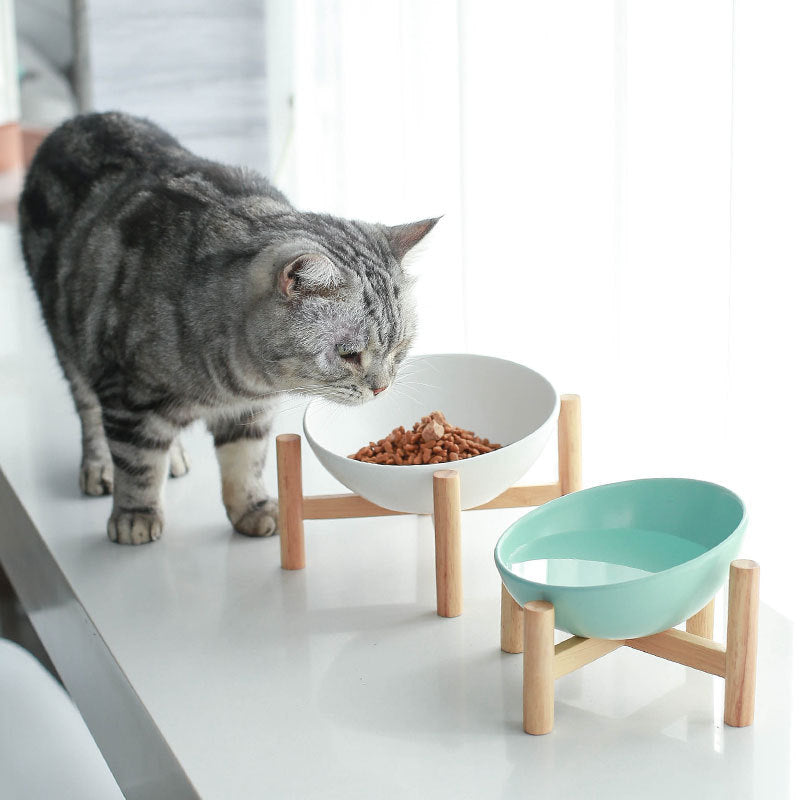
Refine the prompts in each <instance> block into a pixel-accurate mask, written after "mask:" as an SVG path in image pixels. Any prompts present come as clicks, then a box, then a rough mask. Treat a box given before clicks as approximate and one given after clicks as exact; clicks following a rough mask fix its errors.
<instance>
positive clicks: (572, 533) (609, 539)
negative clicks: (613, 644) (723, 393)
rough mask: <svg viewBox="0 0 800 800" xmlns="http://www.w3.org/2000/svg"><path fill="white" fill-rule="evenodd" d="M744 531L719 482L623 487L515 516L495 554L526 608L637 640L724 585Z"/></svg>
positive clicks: (587, 632)
mask: <svg viewBox="0 0 800 800" xmlns="http://www.w3.org/2000/svg"><path fill="white" fill-rule="evenodd" d="M746 526H747V513H746V511H745V507H744V504H743V503H742V501H741V500H740V499H739V498H738V497H737V496H736V495H735V494H734V493H733V492H731V491H729V490H728V489H725V488H724V487H722V486H718V485H717V484H714V483H706V482H704V481H695V480H687V479H682V478H652V479H646V480H635V481H625V482H623V483H611V484H608V485H606V486H597V487H595V488H593V489H584V490H582V491H580V492H574V493H573V494H568V495H566V496H564V497H559V498H558V499H556V500H552V501H551V502H549V503H546V504H545V505H543V506H540V507H539V508H536V509H534V510H533V511H531V512H530V513H529V514H526V515H525V516H524V517H522V518H521V519H519V520H517V522H515V523H514V524H513V525H512V526H511V527H510V528H508V530H506V531H505V533H503V535H502V536H501V537H500V539H499V541H498V542H497V547H496V548H495V551H494V558H495V563H496V564H497V569H498V570H499V571H500V575H501V577H502V579H503V583H504V584H505V585H506V588H507V589H508V591H509V592H510V593H511V595H512V596H513V598H514V599H515V600H516V601H517V602H518V603H519V604H520V605H525V603H528V602H530V601H531V600H548V601H549V602H551V603H552V604H553V606H554V607H555V613H556V627H557V628H558V629H559V630H562V631H567V632H569V633H573V634H576V635H578V636H595V637H599V638H603V639H632V638H635V637H639V636H648V635H650V634H652V633H658V632H659V631H663V630H666V629H667V628H671V627H673V626H675V625H678V624H680V623H681V622H683V621H684V620H685V619H687V618H688V617H690V616H692V614H695V613H696V612H697V611H699V610H700V609H701V608H703V606H704V605H706V603H708V601H709V600H711V598H712V597H713V596H714V595H715V594H716V592H717V590H718V589H719V588H720V587H721V586H722V584H723V583H724V582H725V578H726V577H727V575H728V567H729V564H730V562H731V561H732V560H733V559H734V558H736V556H737V554H738V552H739V547H740V545H741V540H742V536H743V535H744V531H745V528H746Z"/></svg>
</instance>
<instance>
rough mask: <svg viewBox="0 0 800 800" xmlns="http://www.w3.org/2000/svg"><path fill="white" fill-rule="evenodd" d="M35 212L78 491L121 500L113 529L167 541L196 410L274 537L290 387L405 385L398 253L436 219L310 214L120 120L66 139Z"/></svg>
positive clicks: (122, 537)
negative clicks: (266, 475)
mask: <svg viewBox="0 0 800 800" xmlns="http://www.w3.org/2000/svg"><path fill="white" fill-rule="evenodd" d="M19 212H20V234H21V239H22V248H23V253H24V256H25V262H26V264H27V267H28V271H29V273H30V276H31V279H32V281H33V285H34V287H35V289H36V292H37V294H38V296H39V299H40V302H41V307H42V314H43V317H44V320H45V323H46V325H47V328H48V330H49V332H50V335H51V337H52V339H53V343H54V345H55V349H56V353H57V355H58V358H59V361H60V363H61V365H62V367H63V370H64V373H65V375H66V377H67V380H68V381H69V384H70V388H71V390H72V394H73V397H74V400H75V406H76V409H77V411H78V414H79V416H80V420H81V428H82V441H83V459H82V464H81V470H80V485H81V488H82V490H83V491H84V492H85V493H87V494H92V495H99V494H106V493H109V492H112V491H113V495H114V506H113V511H112V514H111V518H110V520H109V524H108V534H109V537H110V538H111V539H112V540H114V541H118V542H124V543H132V544H138V543H140V542H144V541H150V540H153V539H156V538H158V536H160V534H161V530H162V527H163V512H162V509H161V490H162V484H163V480H164V478H165V475H166V474H167V471H168V470H169V472H170V473H171V474H173V475H181V474H184V473H185V472H186V471H187V469H188V461H187V460H186V457H185V454H184V453H183V449H182V448H181V446H180V443H179V441H178V439H177V436H178V433H179V432H180V430H181V429H182V428H183V427H185V426H186V425H187V424H189V423H190V422H192V421H193V420H196V419H203V420H205V421H206V424H207V426H208V428H209V430H210V431H211V433H212V434H213V436H214V440H215V445H216V447H217V452H218V458H219V462H220V470H221V477H222V484H223V500H224V502H225V506H226V510H227V512H228V516H229V518H230V519H231V522H232V523H233V525H234V527H235V528H236V529H237V530H239V531H241V532H243V533H247V534H250V535H268V534H270V533H273V532H274V530H275V524H276V515H275V508H274V504H273V503H272V502H271V501H270V500H269V498H268V497H267V495H266V492H265V490H264V487H263V480H262V471H263V466H264V459H265V457H266V439H267V436H268V434H269V430H270V426H271V420H272V414H273V409H274V408H275V405H276V400H277V398H278V397H279V396H280V395H281V394H282V393H285V392H299V393H303V394H307V395H315V396H322V397H326V398H328V399H330V400H332V401H335V402H339V403H345V404H357V403H363V402H365V401H367V400H369V399H370V398H371V397H372V396H373V392H374V391H375V390H376V389H382V388H384V387H386V386H388V385H390V384H391V382H392V380H393V378H394V376H395V373H396V370H397V367H398V365H399V364H400V362H401V361H402V359H403V358H404V356H405V354H406V352H407V351H408V349H409V347H410V346H411V343H412V340H413V337H414V328H415V315H414V307H413V300H412V296H411V286H410V281H409V279H408V277H407V275H406V274H405V272H404V271H403V269H402V266H401V262H402V259H403V257H404V256H405V254H406V253H407V252H408V250H409V249H410V248H411V247H413V246H414V245H415V244H417V243H418V242H419V241H420V239H421V238H422V237H423V236H425V235H426V234H427V233H428V231H429V230H430V229H431V228H432V227H433V225H434V224H435V220H424V221H421V222H417V223H411V224H410V225H403V226H394V227H386V226H383V225H377V224H370V223H364V222H358V221H352V220H344V219H339V218H336V217H332V216H328V215H324V214H313V213H308V212H299V211H297V210H296V209H294V208H293V207H292V206H291V205H290V203H289V202H288V201H287V199H286V198H285V197H284V196H283V195H282V194H281V193H280V192H279V191H277V190H276V189H275V188H274V187H272V186H271V185H270V184H269V183H268V182H267V181H266V180H265V179H264V178H262V177H260V176H258V175H256V174H254V173H250V172H247V171H244V170H241V169H237V168H233V167H227V166H223V165H221V164H217V163H214V162H211V161H207V160H205V159H201V158H199V157H197V156H195V155H193V154H192V153H190V152H189V151H187V150H185V149H184V148H183V147H182V146H181V145H180V144H179V143H178V142H177V141H176V140H175V139H173V138H172V137H171V136H169V134H167V133H166V132H164V131H162V130H161V129H159V128H158V127H156V126H155V125H153V124H152V123H150V122H148V121H146V120H143V119H138V118H134V117H129V116H126V115H124V114H119V113H108V114H88V115H82V116H78V117H75V118H74V119H72V120H70V121H68V122H66V123H65V124H64V125H62V126H61V127H60V128H58V129H57V130H55V131H54V132H53V133H52V134H51V135H50V136H49V137H48V138H47V139H46V140H45V141H44V142H43V144H42V145H41V147H40V148H39V151H38V152H37V155H36V157H35V159H34V162H33V164H32V166H31V169H30V171H29V174H28V176H27V179H26V183H25V188H24V191H23V194H22V197H21V199H20V207H19ZM354 354H355V355H354ZM112 486H113V489H112Z"/></svg>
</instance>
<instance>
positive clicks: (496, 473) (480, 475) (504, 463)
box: [303, 354, 558, 514]
mask: <svg viewBox="0 0 800 800" xmlns="http://www.w3.org/2000/svg"><path fill="white" fill-rule="evenodd" d="M401 374H404V375H408V378H407V380H404V379H403V378H402V377H401V379H400V380H399V381H398V383H397V385H396V386H393V387H392V388H391V389H389V390H387V391H386V392H384V393H383V394H380V395H378V397H377V398H375V400H373V401H371V402H369V403H367V404H366V405H363V406H356V407H344V406H333V405H332V404H329V403H326V402H324V401H322V400H314V401H312V402H311V403H310V404H309V406H308V408H307V409H306V413H305V417H304V419H303V430H304V431H305V435H306V438H307V439H308V442H309V444H310V445H311V448H312V450H313V451H314V453H315V454H316V456H317V458H318V459H319V460H320V462H321V463H322V465H323V466H324V467H325V468H326V469H327V470H328V472H330V473H331V475H333V477H334V478H336V479H337V480H338V481H340V482H341V483H343V484H344V485H345V486H346V487H347V488H348V489H351V490H352V491H354V492H356V493H357V494H360V495H361V496H362V497H365V498H366V499H367V500H371V501H372V502H373V503H376V504H377V505H379V506H382V507H383V508H388V509H391V510H393V511H407V512H410V513H414V514H430V513H432V512H433V473H434V472H436V471H437V470H440V469H455V470H458V472H459V473H460V476H461V507H462V508H472V507H473V506H478V505H481V504H482V503H486V502H488V501H489V500H492V499H493V498H495V497H497V495H498V494H500V493H501V492H503V491H505V490H506V489H507V488H508V487H509V486H511V485H512V484H513V483H515V482H516V481H518V480H519V479H520V478H521V477H522V476H523V475H524V474H525V472H527V470H528V469H529V468H530V466H531V465H532V464H533V463H534V461H536V459H537V458H538V457H539V455H540V454H541V452H542V449H543V448H544V446H545V443H546V442H547V439H548V438H549V436H550V434H551V433H552V431H553V429H554V427H555V425H556V419H557V416H558V395H557V394H556V391H555V389H554V388H553V387H552V386H551V385H550V383H549V382H548V381H547V380H546V379H545V378H543V377H542V376H541V375H540V374H539V373H538V372H534V371H533V370H532V369H528V367H523V366H522V365H521V364H516V363H514V362H513V361H504V360H503V359H500V358H490V357H488V356H475V355H467V354H447V355H428V356H412V357H411V358H409V359H407V360H406V362H405V363H404V365H403V367H402V369H401ZM436 410H438V411H442V412H443V413H444V415H445V417H446V418H447V421H448V422H449V423H451V424H452V425H457V426H459V427H461V428H465V429H467V430H471V431H475V433H476V434H477V435H478V436H480V437H481V438H484V437H487V438H488V439H489V440H490V441H492V442H499V443H500V444H502V445H503V447H502V448H501V449H500V450H495V451H494V452H491V453H486V454H484V455H481V456H476V457H475V458H469V459H464V460H462V461H453V462H449V463H447V464H434V465H430V464H420V465H419V466H412V465H404V466H399V467H398V466H394V465H392V466H389V465H386V464H366V463H363V462H361V461H355V460H354V459H351V458H347V456H348V455H349V454H350V453H355V452H356V451H357V450H359V449H360V448H361V447H363V446H364V445H366V444H369V442H370V441H373V442H375V441H378V439H382V438H384V437H385V436H387V435H388V434H390V433H391V432H392V430H393V429H394V428H396V427H398V426H399V425H404V426H405V427H406V428H410V427H411V426H412V425H413V423H414V422H416V421H417V420H419V419H420V417H422V416H423V415H425V414H430V412H431V411H436Z"/></svg>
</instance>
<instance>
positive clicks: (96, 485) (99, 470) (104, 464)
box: [78, 460, 114, 497]
mask: <svg viewBox="0 0 800 800" xmlns="http://www.w3.org/2000/svg"><path fill="white" fill-rule="evenodd" d="M78 483H79V484H80V487H81V491H82V492H83V493H84V494H88V495H91V496H92V497H101V496H102V495H104V494H111V492H112V491H113V490H114V465H113V464H112V463H111V461H110V460H109V461H84V462H83V463H82V464H81V471H80V474H79V477H78Z"/></svg>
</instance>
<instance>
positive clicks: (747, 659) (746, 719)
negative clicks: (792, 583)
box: [725, 559, 759, 728]
mask: <svg viewBox="0 0 800 800" xmlns="http://www.w3.org/2000/svg"><path fill="white" fill-rule="evenodd" d="M758 578H759V567H758V564H756V562H755V561H749V560H747V559H739V560H737V561H733V562H732V563H731V570H730V586H729V588H728V643H727V651H726V657H725V723H726V724H727V725H732V726H734V727H737V728H741V727H744V726H746V725H751V724H752V722H753V716H754V713H755V703H756V653H757V644H758Z"/></svg>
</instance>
